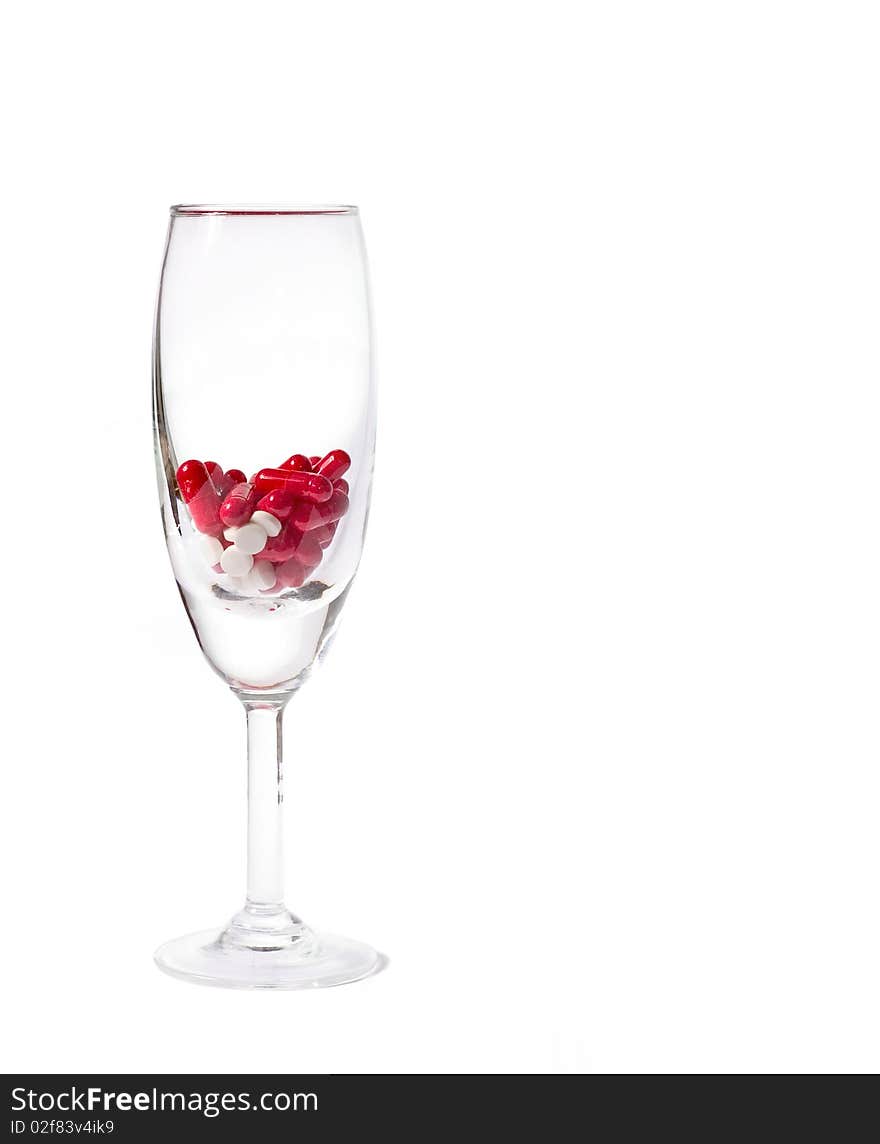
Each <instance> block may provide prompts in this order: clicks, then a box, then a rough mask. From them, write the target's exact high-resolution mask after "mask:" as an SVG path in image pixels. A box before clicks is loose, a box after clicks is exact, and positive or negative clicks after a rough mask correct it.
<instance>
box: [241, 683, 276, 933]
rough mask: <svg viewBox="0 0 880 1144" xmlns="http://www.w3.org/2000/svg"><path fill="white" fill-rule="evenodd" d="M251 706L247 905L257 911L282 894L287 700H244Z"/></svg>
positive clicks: (248, 709) (248, 708)
mask: <svg viewBox="0 0 880 1144" xmlns="http://www.w3.org/2000/svg"><path fill="white" fill-rule="evenodd" d="M244 706H245V711H246V712H247V751H248V828H247V838H248V841H247V905H248V907H254V908H255V909H256V910H257V911H258V912H260V913H264V912H269V911H271V910H273V909H280V908H281V907H282V903H283V900H284V874H283V850H282V823H281V803H282V790H281V777H282V762H281V720H282V718H283V716H284V706H285V705H284V702H283V701H282V702H276V701H272V700H260V701H250V700H246V701H244Z"/></svg>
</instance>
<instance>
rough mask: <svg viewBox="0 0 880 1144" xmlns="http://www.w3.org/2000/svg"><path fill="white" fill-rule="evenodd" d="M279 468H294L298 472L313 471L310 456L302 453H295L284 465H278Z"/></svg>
mask: <svg viewBox="0 0 880 1144" xmlns="http://www.w3.org/2000/svg"><path fill="white" fill-rule="evenodd" d="M278 468H279V469H293V471H294V472H296V473H310V472H311V471H312V462H311V461H310V460H309V458H308V457H304V456H303V455H302V453H294V454H293V456H292V457H288V458H287V460H286V461H285V462H284V464H283V465H279V466H278Z"/></svg>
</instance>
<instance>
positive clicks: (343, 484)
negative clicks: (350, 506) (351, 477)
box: [333, 477, 348, 496]
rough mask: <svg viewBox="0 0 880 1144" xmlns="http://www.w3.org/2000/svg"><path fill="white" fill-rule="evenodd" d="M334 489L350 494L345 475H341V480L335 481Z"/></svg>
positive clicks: (337, 491)
mask: <svg viewBox="0 0 880 1144" xmlns="http://www.w3.org/2000/svg"><path fill="white" fill-rule="evenodd" d="M333 491H334V492H336V493H345V495H346V496H348V481H347V480H345V478H344V477H340V478H339V480H337V481H334V482H333Z"/></svg>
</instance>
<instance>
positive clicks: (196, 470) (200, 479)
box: [177, 461, 210, 504]
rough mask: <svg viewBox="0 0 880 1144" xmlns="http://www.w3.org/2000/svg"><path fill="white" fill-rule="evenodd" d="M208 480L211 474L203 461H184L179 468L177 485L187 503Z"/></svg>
mask: <svg viewBox="0 0 880 1144" xmlns="http://www.w3.org/2000/svg"><path fill="white" fill-rule="evenodd" d="M207 480H210V475H209V473H208V470H207V469H206V468H205V466H204V465H203V464H202V462H201V461H184V462H183V464H182V465H181V466H180V468H179V469H178V470H177V487H178V488H179V489H180V495H181V496H182V497H183V499H184V500H185V501H186V503H187V504H189V502H190V501H191V500H192V498H193V497H194V496H195V495H196V493H197V492H198V491H199V489H200V488H201V487H202V485H204V483H205V481H207Z"/></svg>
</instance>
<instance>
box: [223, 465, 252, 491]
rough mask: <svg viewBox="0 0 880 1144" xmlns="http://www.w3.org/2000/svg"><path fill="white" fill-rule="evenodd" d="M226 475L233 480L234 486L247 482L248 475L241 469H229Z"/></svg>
mask: <svg viewBox="0 0 880 1144" xmlns="http://www.w3.org/2000/svg"><path fill="white" fill-rule="evenodd" d="M226 477H227V479H228V480H230V481H232V485H233V488H234V487H235V485H245V484H247V477H246V476H245V475H244V473H243V472H242V471H241V469H227V470H226Z"/></svg>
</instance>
